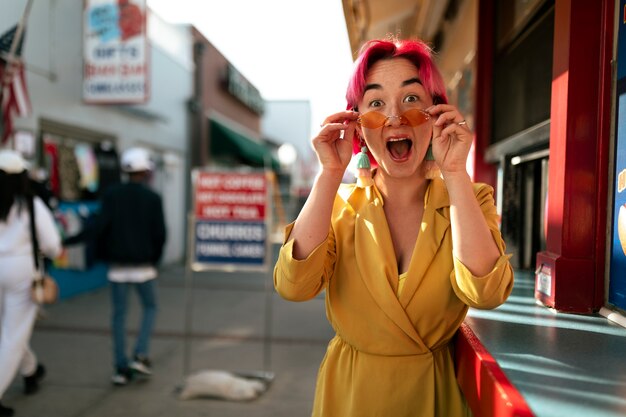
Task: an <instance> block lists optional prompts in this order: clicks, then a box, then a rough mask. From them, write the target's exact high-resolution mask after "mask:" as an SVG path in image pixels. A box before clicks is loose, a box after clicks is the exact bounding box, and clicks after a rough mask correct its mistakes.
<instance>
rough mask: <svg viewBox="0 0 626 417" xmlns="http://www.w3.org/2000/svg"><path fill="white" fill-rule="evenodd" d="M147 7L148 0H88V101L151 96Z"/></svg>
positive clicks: (85, 95) (85, 43) (139, 99)
mask: <svg viewBox="0 0 626 417" xmlns="http://www.w3.org/2000/svg"><path fill="white" fill-rule="evenodd" d="M146 11H147V9H146V0H85V7H84V11H83V13H84V15H83V32H84V34H83V36H84V39H83V61H84V62H83V65H84V68H83V99H84V100H85V102H87V103H143V102H145V101H146V100H147V99H148V95H149V79H150V77H149V73H150V71H149V65H148V48H147V43H146Z"/></svg>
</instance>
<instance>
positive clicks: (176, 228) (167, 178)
mask: <svg viewBox="0 0 626 417" xmlns="http://www.w3.org/2000/svg"><path fill="white" fill-rule="evenodd" d="M25 5H26V0H11V1H9V2H5V1H3V2H2V6H1V12H0V34H1V33H4V32H5V31H6V30H8V29H9V28H10V27H11V26H13V25H14V24H16V23H17V22H18V20H19V19H20V17H21V14H22V12H23V10H24V7H25ZM82 24H83V2H82V1H78V0H36V1H33V5H32V9H31V13H30V17H29V19H28V25H27V29H26V38H25V42H24V52H23V57H24V61H25V64H26V69H27V71H26V79H27V85H28V91H29V97H30V100H31V103H32V107H33V112H32V115H31V116H30V117H27V118H17V119H15V127H16V129H22V130H27V131H31V132H33V133H34V134H35V135H37V134H38V132H39V128H40V121H41V120H42V119H47V120H51V121H54V122H56V123H62V124H65V125H72V126H74V127H77V128H83V129H88V130H93V131H97V132H102V133H105V134H107V135H112V136H113V137H115V139H116V144H117V149H118V151H120V152H122V151H123V150H124V149H126V148H128V147H130V146H133V145H137V144H141V145H144V146H147V147H150V148H151V149H153V150H154V151H155V154H156V155H157V156H159V157H162V158H163V160H164V161H165V162H166V163H165V164H163V165H160V166H159V168H158V169H159V172H156V173H155V174H156V177H157V181H155V184H156V188H157V191H158V192H160V193H161V195H162V196H163V199H164V206H165V215H166V222H167V228H168V242H167V244H166V249H165V253H164V259H163V262H164V263H169V262H173V261H178V260H182V259H183V250H184V235H185V217H186V216H185V211H186V202H185V187H186V185H187V181H188V176H189V175H188V174H187V173H188V167H187V148H188V144H187V143H188V137H189V131H188V120H187V100H188V99H189V98H190V97H191V96H192V89H193V60H192V56H191V53H192V40H191V36H190V30H189V27H188V26H184V25H171V24H168V23H165V22H164V21H162V20H161V19H160V18H158V17H157V16H156V15H153V14H151V13H150V14H149V18H148V35H149V36H148V37H149V45H150V46H149V48H150V52H149V56H150V65H151V67H150V69H151V74H150V76H151V86H150V92H151V93H150V98H149V100H148V102H147V103H146V104H142V105H129V106H121V105H90V104H85V103H83V100H82V81H83V77H82V74H83V59H82V53H83V52H82V47H83V41H82V39H83V27H82Z"/></svg>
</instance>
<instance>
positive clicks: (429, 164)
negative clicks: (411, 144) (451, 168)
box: [424, 141, 441, 180]
mask: <svg viewBox="0 0 626 417" xmlns="http://www.w3.org/2000/svg"><path fill="white" fill-rule="evenodd" d="M439 176H441V171H440V170H439V166H437V163H436V162H435V155H434V154H433V144H432V141H431V143H430V145H428V150H427V151H426V156H425V157H424V177H425V178H426V179H427V180H432V179H433V178H437V177H439Z"/></svg>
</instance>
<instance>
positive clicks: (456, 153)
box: [426, 104, 472, 178]
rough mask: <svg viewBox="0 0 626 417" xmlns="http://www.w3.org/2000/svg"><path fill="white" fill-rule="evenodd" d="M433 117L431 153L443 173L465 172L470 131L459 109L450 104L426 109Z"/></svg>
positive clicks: (469, 144) (470, 138) (469, 146)
mask: <svg viewBox="0 0 626 417" xmlns="http://www.w3.org/2000/svg"><path fill="white" fill-rule="evenodd" d="M426 111H427V112H428V113H430V114H431V115H432V116H433V117H434V118H435V122H434V124H433V141H432V146H433V155H434V157H435V162H436V163H437V165H438V166H439V169H440V170H441V173H442V174H443V175H444V178H445V176H446V175H450V174H456V173H466V172H467V170H466V163H467V155H468V154H469V151H470V148H471V146H472V132H471V130H470V129H469V127H468V126H467V123H466V122H465V118H464V117H463V116H462V115H461V113H459V110H458V109H457V108H456V107H454V106H452V105H450V104H438V105H435V106H432V107H429V108H428V109H426Z"/></svg>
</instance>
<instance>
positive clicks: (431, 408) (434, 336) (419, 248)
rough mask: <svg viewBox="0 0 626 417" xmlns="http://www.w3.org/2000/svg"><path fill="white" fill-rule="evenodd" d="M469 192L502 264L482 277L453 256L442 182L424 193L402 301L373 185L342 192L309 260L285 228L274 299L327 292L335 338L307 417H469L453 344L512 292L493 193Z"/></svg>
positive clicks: (343, 188) (482, 187) (344, 186)
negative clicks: (469, 316) (467, 325)
mask: <svg viewBox="0 0 626 417" xmlns="http://www.w3.org/2000/svg"><path fill="white" fill-rule="evenodd" d="M474 191H475V194H476V198H477V201H478V202H479V204H480V206H481V209H482V212H483V214H484V216H485V219H486V220H487V224H488V225H489V228H490V229H491V232H492V235H493V237H494V240H495V241H496V243H497V245H498V248H499V250H500V254H501V256H500V258H499V259H498V261H497V262H496V264H495V265H494V267H493V270H492V271H491V272H490V273H489V274H487V275H485V276H484V277H475V276H473V275H472V274H471V272H470V271H469V270H468V269H467V268H466V267H465V266H464V265H463V264H462V263H461V262H460V261H458V260H457V259H456V258H454V257H453V255H452V237H451V230H450V220H449V219H450V215H449V212H450V202H449V198H448V193H447V190H446V187H445V184H444V182H443V180H441V179H440V178H436V179H433V180H432V181H431V182H430V184H429V187H428V190H427V192H426V196H425V201H424V215H423V218H422V224H421V230H420V233H419V235H418V238H417V242H416V245H415V249H414V252H413V255H412V258H411V261H410V264H409V268H408V270H407V271H406V272H407V273H406V278H405V279H404V280H403V284H402V291H401V292H399V291H398V282H399V280H398V270H397V266H396V265H397V263H396V259H395V254H394V250H393V245H392V241H391V235H390V233H389V228H388V226H387V221H386V218H385V214H384V211H383V204H384V202H383V199H382V196H381V195H380V193H379V192H378V190H377V189H376V187H375V186H374V185H370V186H366V187H358V186H355V185H354V184H342V185H341V187H340V189H339V191H338V193H337V196H336V198H335V203H334V207H333V213H332V219H331V228H330V230H329V234H328V237H327V239H326V240H325V241H324V242H323V243H321V244H320V245H319V246H318V247H317V248H315V250H314V251H313V252H312V253H311V254H310V255H309V256H308V257H307V258H306V259H303V260H295V259H294V258H293V257H292V249H293V240H289V234H290V232H291V229H292V227H293V225H288V226H287V228H286V231H285V243H284V244H283V246H282V248H281V250H280V254H279V257H278V261H277V262H276V266H275V268H274V285H275V287H276V290H277V291H278V293H279V294H280V295H281V296H282V297H284V298H286V299H288V300H293V301H304V300H308V299H311V298H313V297H315V296H316V295H317V294H318V293H320V292H321V291H322V290H324V289H325V290H326V294H325V295H326V315H327V317H328V320H329V322H330V324H331V325H332V327H333V329H334V330H335V332H336V336H335V337H334V338H333V339H332V340H331V341H330V342H329V344H328V348H327V351H326V355H325V356H324V359H323V361H322V363H321V365H320V369H319V373H318V378H317V386H316V392H315V401H314V404H313V414H312V415H313V417H430V416H439V417H456V416H466V415H470V412H469V410H468V409H467V406H466V403H465V400H464V398H463V395H462V394H461V392H460V390H459V387H458V384H457V382H456V376H455V370H454V361H453V352H452V347H453V343H452V340H453V337H454V335H455V333H456V331H457V329H458V328H459V326H460V325H461V323H462V322H463V319H464V318H465V314H466V313H467V309H468V306H471V307H475V308H494V307H496V306H498V305H499V304H501V303H503V302H504V300H506V298H507V297H508V295H509V293H510V291H511V289H512V287H513V271H512V269H511V266H510V264H509V261H508V260H509V256H508V255H505V253H504V251H505V245H504V242H503V241H502V238H501V236H500V232H499V230H498V215H497V213H496V208H495V205H494V202H493V189H492V188H491V187H490V186H488V185H485V184H475V185H474Z"/></svg>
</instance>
